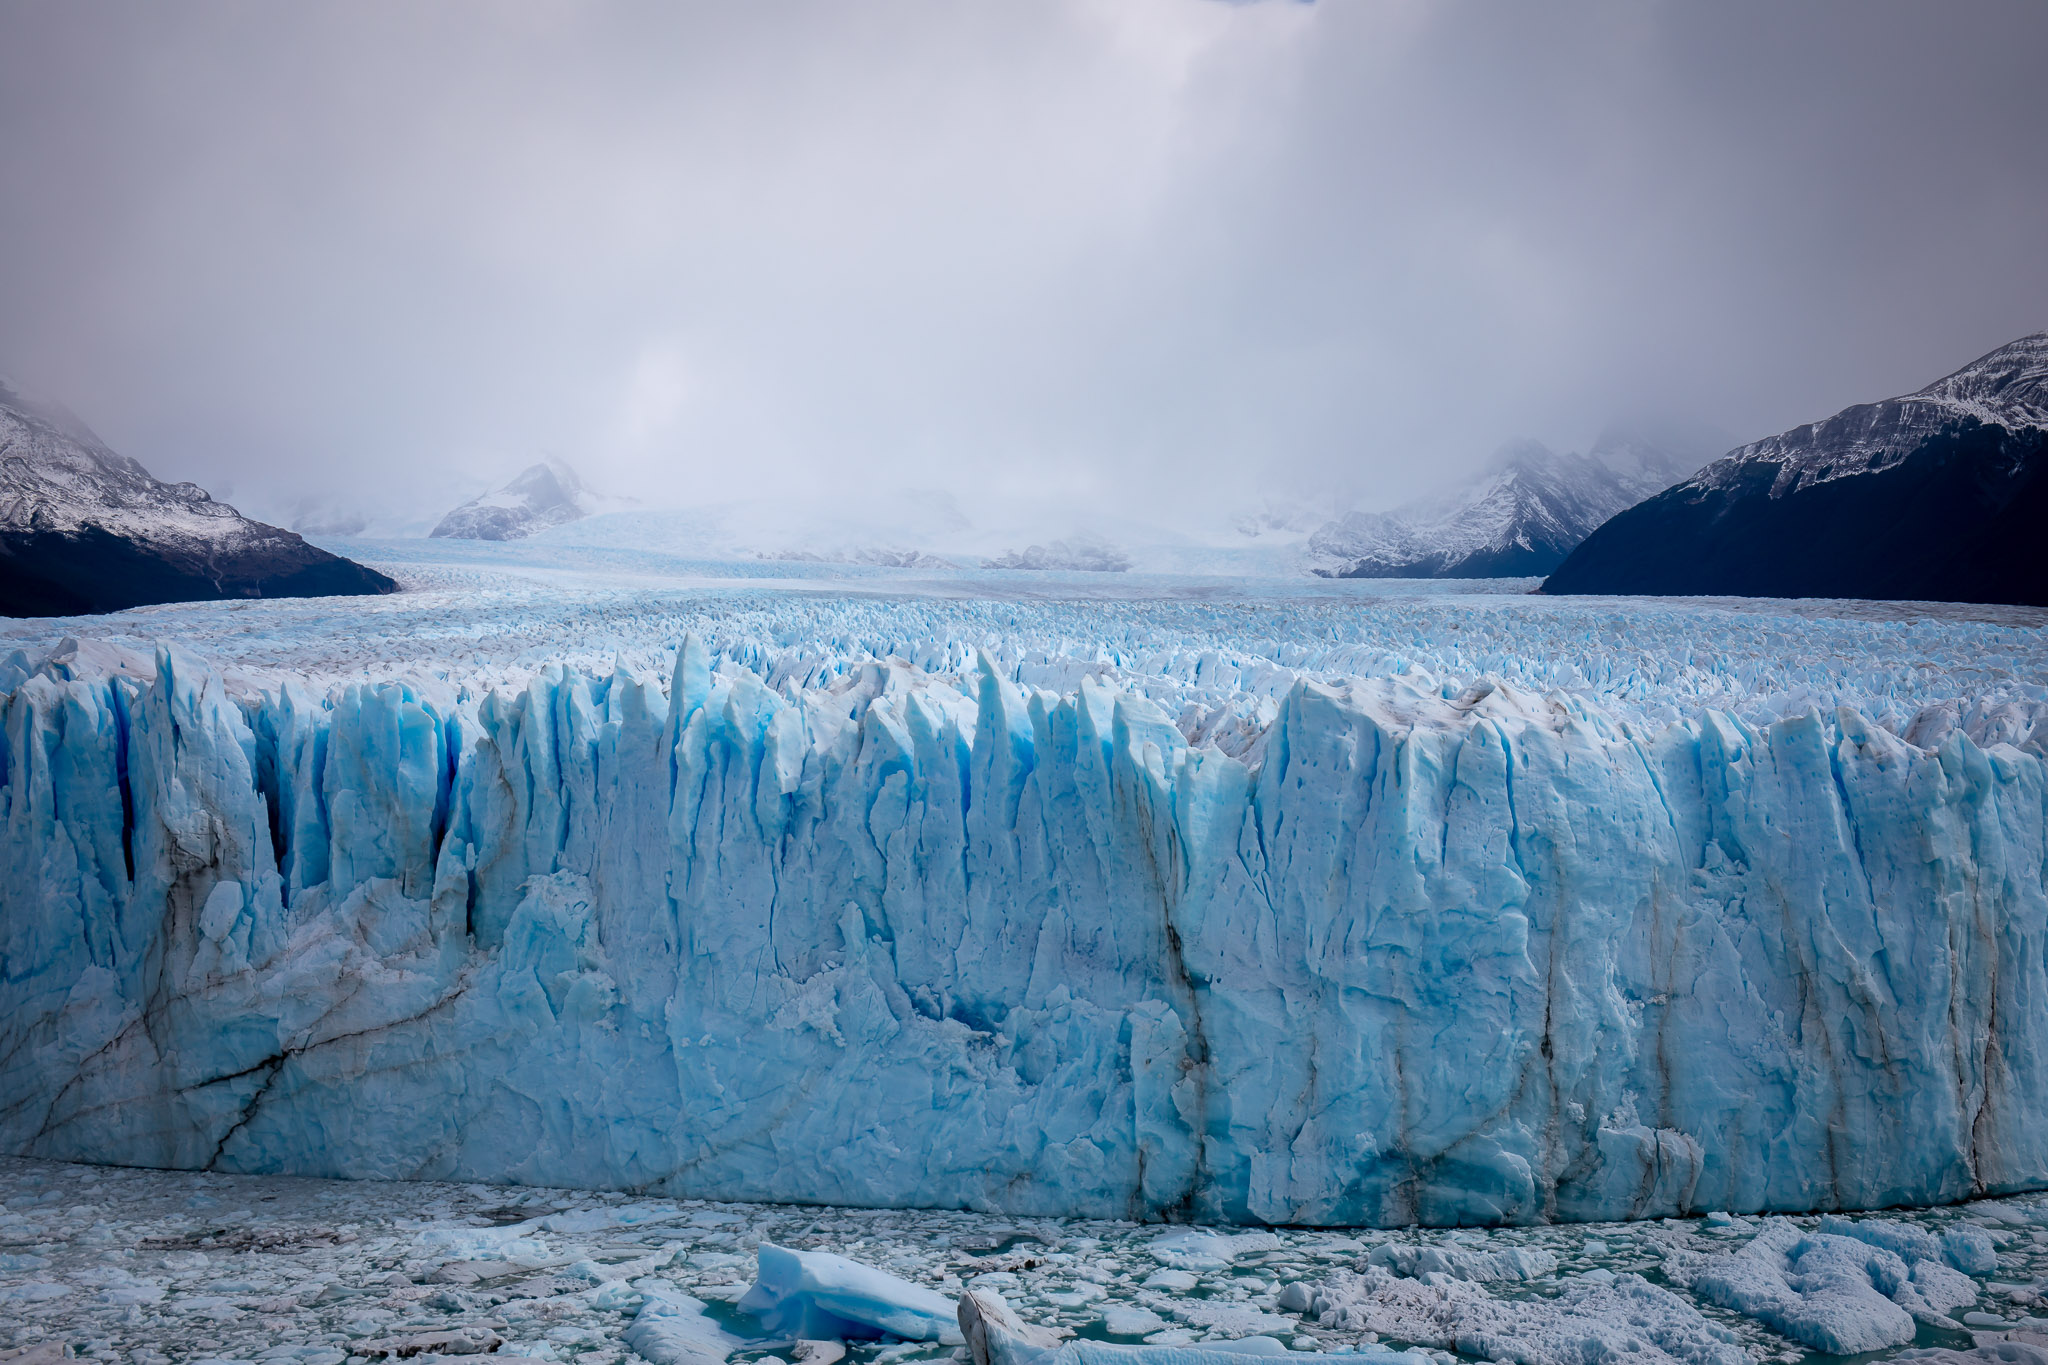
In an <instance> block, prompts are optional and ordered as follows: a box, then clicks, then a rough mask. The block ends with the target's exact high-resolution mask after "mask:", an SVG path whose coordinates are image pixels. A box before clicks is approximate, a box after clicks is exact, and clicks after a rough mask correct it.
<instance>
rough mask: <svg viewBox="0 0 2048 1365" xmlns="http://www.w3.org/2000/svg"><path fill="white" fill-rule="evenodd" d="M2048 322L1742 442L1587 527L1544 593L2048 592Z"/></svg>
mask: <svg viewBox="0 0 2048 1365" xmlns="http://www.w3.org/2000/svg"><path fill="white" fill-rule="evenodd" d="M2044 525H2048V332H2036V333H2034V334H2033V335H2031V336H2026V337H2021V338H2020V339H2019V340H2018V341H2015V342H2012V343H2011V344H2009V345H2005V346H2001V347H1999V348H1998V349H1997V350H1995V351H1993V352H1991V353H1990V354H1989V355H1986V356H1983V357H1981V358H1980V359H1977V360H1975V361H1972V362H1971V363H1970V364H1968V365H1965V366H1964V367H1963V368H1962V369H1960V370H1957V371H1956V372H1955V373H1954V374H1951V375H1949V376H1947V377H1946V378H1944V379H1939V380H1936V381H1935V382H1934V383H1932V384H1929V385H1928V386H1927V387H1926V388H1924V389H1919V390H1917V391H1915V392H1913V393H1909V394H1904V395H1901V396H1900V397H1897V398H1889V399H1886V400H1884V401H1883V402H1879V403H1859V404H1857V405H1856V406H1854V407H1850V408H1845V409H1843V410H1842V411H1841V412H1838V413H1836V414H1835V415H1834V416H1833V417H1830V418H1828V419H1826V420H1825V421H1821V422H1811V423H1808V424H1806V425H1804V426H1798V427H1794V428H1793V429H1792V430H1790V431H1787V432H1784V433H1782V434H1780V435H1777V436H1770V437H1766V438H1765V439H1763V440H1761V441H1755V442H1752V443H1751V444H1749V445H1746V446H1743V447H1741V448H1739V449H1737V450H1734V451H1732V452H1730V453H1729V454H1728V455H1727V456H1726V457H1725V458H1723V459H1720V460H1717V461H1716V462H1714V463H1713V464H1711V465H1709V466H1708V467H1707V468H1705V469H1703V470H1701V471H1700V473H1699V474H1698V476H1697V477H1695V478H1692V479H1690V480H1687V481H1686V482H1684V483H1682V484H1679V485H1678V486H1676V487H1674V488H1671V489H1669V490H1668V491H1666V492H1664V493H1662V494H1660V495H1658V496H1657V497H1654V498H1652V499H1650V500H1649V501H1647V502H1644V503H1643V504H1642V505H1640V506H1637V507H1632V508H1630V509H1628V511H1626V512H1624V513H1622V514H1621V515H1619V516H1617V517H1615V518H1614V519H1613V520H1612V521H1610V522H1608V523H1607V524H1606V525H1604V526H1602V527H1601V528H1600V529H1599V530H1598V531H1596V532H1595V533H1594V534H1593V535H1591V536H1590V537H1588V538H1587V540H1586V542H1585V544H1584V545H1582V546H1580V547H1579V549H1578V550H1577V551H1575V552H1574V553H1573V554H1572V555H1571V557H1570V558H1569V559H1567V560H1566V561H1565V562H1564V563H1563V564H1561V565H1560V566H1559V567H1558V569H1557V572H1556V573H1554V574H1552V575H1551V577H1550V579H1549V581H1548V582H1546V583H1545V584H1544V591H1545V592H1555V593H1573V592H1613V593H1660V594H1675V595H1696V594H1726V595H1740V596H1754V597H1868V598H1901V599H1910V600H1937V601H1966V602H2001V603H2022V604H2037V605H2048V542H2044V540H2043V538H2042V535H2041V527H2042V526H2044Z"/></svg>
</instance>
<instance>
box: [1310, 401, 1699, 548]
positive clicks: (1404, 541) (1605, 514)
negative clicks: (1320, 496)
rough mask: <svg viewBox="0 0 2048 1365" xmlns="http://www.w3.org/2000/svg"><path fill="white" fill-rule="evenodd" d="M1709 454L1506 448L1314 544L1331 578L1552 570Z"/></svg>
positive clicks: (1641, 441) (1652, 447) (1531, 444)
mask: <svg viewBox="0 0 2048 1365" xmlns="http://www.w3.org/2000/svg"><path fill="white" fill-rule="evenodd" d="M1702 457H1703V453H1702V452H1699V451H1698V450H1696V449H1695V450H1692V451H1687V450H1683V449H1672V448H1670V447H1666V446H1661V445H1656V444H1653V443H1652V442H1651V441H1650V440H1648V439H1646V438H1642V437H1634V436H1631V437H1628V438H1627V439H1626V440H1624V439H1623V438H1622V437H1621V436H1619V435H1617V436H1615V437H1613V439H1611V440H1610V439H1608V438H1605V437H1603V445H1601V446H1596V447H1595V453H1594V454H1586V455H1581V454H1577V453H1560V452H1558V451H1555V450H1552V449H1551V448H1550V447H1549V446H1547V445H1545V444H1543V443H1542V442H1541V441H1536V440H1527V439H1525V440H1518V441H1510V442H1508V443H1507V444H1506V445H1503V446H1502V447H1500V449H1498V450H1496V451H1495V452H1494V453H1493V456H1492V457H1491V458H1490V459H1489V460H1488V461H1487V462H1486V464H1485V466H1484V467H1483V468H1482V469H1481V471H1480V472H1479V473H1478V474H1477V475H1476V476H1475V477H1473V478H1472V479H1470V480H1468V481H1467V482H1465V483H1463V484H1461V485H1459V486H1457V487H1454V488H1452V489H1449V490H1447V491H1444V492H1440V493H1437V494H1434V495H1432V496H1429V497H1426V498H1421V499H1418V500H1416V501H1414V502H1411V503H1408V504H1406V505H1405V506H1403V507H1399V508H1396V509H1395V510H1394V511H1391V512H1354V513H1352V514H1350V515H1349V516H1347V517H1344V518H1341V519H1340V520H1337V521H1333V522H1330V523H1329V524H1327V525H1325V526H1324V527H1322V528H1321V529H1320V530H1318V531H1317V532H1316V533H1315V534H1314V535H1313V536H1311V537H1310V538H1309V551H1310V553H1311V554H1312V555H1314V556H1316V557H1318V558H1320V559H1321V560H1323V561H1324V562H1323V563H1322V564H1321V565H1319V566H1318V567H1317V568H1316V569H1315V572H1317V573H1318V574H1321V575H1323V576H1324V577H1329V578H1513V577H1524V576H1529V577H1533V576H1535V575H1539V574H1545V573H1548V572H1550V570H1552V569H1553V568H1555V567H1556V566H1557V565H1558V564H1559V563H1560V562H1562V561H1563V559H1564V557H1565V556H1566V555H1567V554H1569V553H1571V551H1572V549H1573V548H1574V547H1576V546H1577V545H1578V543H1579V542H1580V541H1582V540H1584V539H1585V538H1586V536H1587V535H1588V534H1590V533H1591V532H1592V530H1593V528H1594V527H1596V526H1598V525H1599V524H1600V523H1601V522H1603V521H1605V520H1607V518H1609V517H1611V516H1613V515H1614V514H1615V513H1616V512H1619V511H1621V510H1622V509H1623V508H1625V507H1628V506H1631V505H1632V504H1634V503H1636V502H1639V501H1641V500H1642V499H1643V498H1645V497H1648V496H1649V495H1650V494H1652V493H1655V492H1657V491H1658V490H1660V489H1662V488H1665V487H1668V486H1669V485H1670V484H1672V483H1673V482H1675V481H1677V480H1678V479H1680V478H1683V477H1684V476H1685V475H1686V474H1688V473H1690V472H1691V471H1692V470H1694V469H1697V468H1698V467H1699V463H1700V460H1701V458H1702Z"/></svg>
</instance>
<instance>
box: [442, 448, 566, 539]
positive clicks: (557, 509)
mask: <svg viewBox="0 0 2048 1365" xmlns="http://www.w3.org/2000/svg"><path fill="white" fill-rule="evenodd" d="M594 509H595V499H594V498H592V497H591V495H590V491H589V490H588V489H587V488H585V487H584V486H583V481H582V479H580V478H579V477H577V474H576V471H575V470H573V469H571V468H570V467H569V465H568V464H567V463H566V462H564V461H562V460H559V459H556V458H555V457H553V456H549V457H547V458H545V459H543V460H540V461H539V462H538V463H535V464H530V465H528V466H527V467H526V468H525V469H522V470H520V471H519V473H518V474H516V475H514V476H513V477H512V478H511V479H510V480H509V481H507V482H506V483H504V484H502V485H500V486H499V487H497V488H494V489H492V490H491V491H490V492H488V493H484V494H481V495H479V496H477V497H474V498H471V499H470V500H469V501H468V502H465V503H463V504H462V505H461V506H460V507H457V508H456V509H455V510H454V511H452V512H450V513H449V514H448V515H447V516H445V517H443V518H441V522H440V524H439V525H437V526H436V527H434V529H433V531H432V532H431V534H432V535H434V536H438V537H443V538H452V539H456V540H518V539H520V538H522V537H524V536H530V535H532V534H534V533H535V532H536V531H545V530H546V529H547V528H548V527H550V526H562V525H566V524H567V523H569V522H572V521H577V520H580V519H581V518H583V517H587V516H589V515H590V514H591V512H592V511H593V510H594Z"/></svg>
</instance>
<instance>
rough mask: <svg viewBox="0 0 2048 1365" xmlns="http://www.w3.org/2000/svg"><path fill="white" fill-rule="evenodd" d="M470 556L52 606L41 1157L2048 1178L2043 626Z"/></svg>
mask: <svg viewBox="0 0 2048 1365" xmlns="http://www.w3.org/2000/svg"><path fill="white" fill-rule="evenodd" d="M454 572H455V571H453V570H450V571H449V573H451V574H453V573H454ZM441 582H442V586H441V587H440V588H439V589H437V590H434V591H421V592H415V593H409V594H406V595H403V596H401V597H398V598H394V599H381V600H376V599H373V600H368V601H366V602H365V603H364V604H363V605H362V606H361V607H356V606H355V605H354V604H344V603H337V602H331V601H330V602H311V603H250V604H246V605H239V604H238V605H236V606H231V607H219V606H216V607H206V608H176V609H174V608H156V609H151V610H149V611H145V612H136V613H130V614H128V615H126V616H124V617H120V618H109V619H108V620H105V621H95V622H91V623H85V622H75V623H68V624H67V623H57V624H56V625H54V626H51V625H49V624H46V623H36V625H35V626H34V627H33V628H31V627H29V626H26V625H24V626H14V627H9V629H8V632H7V633H8V634H10V635H12V636H13V637H14V638H15V639H17V640H19V641H20V642H21V643H22V649H21V650H20V652H19V653H17V654H16V655H15V656H14V657H13V658H12V659H11V660H9V661H8V662H7V663H6V664H5V665H4V666H0V673H4V677H0V684H4V686H5V689H6V690H5V696H4V701H0V721H4V735H5V777H4V786H0V868H4V870H5V873H6V875H5V876H4V878H0V968H4V970H0V1147H4V1149H5V1150H7V1151H10V1152H13V1153H16V1154H20V1155H29V1156H39V1157H52V1158H59V1159H65V1160H80V1161H95V1162H114V1163H123V1164H135V1165H148V1166H161V1167H189V1168H202V1167H203V1168H209V1169H213V1170H217V1171H227V1172H260V1173H291V1174H302V1175H343V1176H354V1177H411V1178H420V1179H446V1180H458V1181H484V1182H494V1183H523V1184H536V1185H556V1186H580V1187H595V1188H633V1189H636V1190H642V1191H651V1192H657V1193H659V1194H662V1195H665V1196H669V1197H695V1198H718V1199H747V1200H768V1201H788V1202H823V1203H837V1204H858V1205H899V1206H900V1205H922V1206H937V1207H955V1208H973V1209H982V1210H988V1211H999V1212H1003V1213H1007V1214H1012V1215H1054V1214H1059V1215H1084V1216H1090V1217H1137V1218H1162V1217H1163V1218H1174V1219H1182V1218H1188V1219H1200V1220H1211V1221H1222V1222H1238V1223H1258V1222H1264V1223H1273V1224H1311V1225H1315V1224H1322V1225H1334V1224H1346V1225H1360V1224H1379V1225H1391V1224H1402V1223H1410V1222H1417V1221H1419V1222H1424V1223H1436V1224H1481V1223H1527V1222H1536V1221H1543V1220H1567V1219H1615V1218H1639V1217H1654V1216H1665V1215H1677V1214H1684V1213H1690V1212H1696V1211H1704V1210H1709V1209H1712V1210H1731V1211H1733V1212H1735V1213H1749V1212H1756V1211H1764V1210H1824V1209H1842V1208H1847V1209H1855V1208H1876V1207H1884V1206H1890V1205H1898V1204H1933V1203H1941V1202H1945V1201H1952V1200H1957V1199H1962V1198H1966V1197H1971V1196H1974V1195H1982V1194H1986V1193H1998V1192H2005V1191H2015V1190H2023V1189H2029V1188H2036V1187H2040V1186H2042V1185H2044V1184H2048V896H2044V865H2048V780H2044V761H2043V749H2044V742H2048V728H2044V726H2043V720H2044V717H2048V707H2044V701H2043V698H2044V689H2043V686H2042V681H2043V679H2044V677H2048V667H2044V664H2048V648H2044V645H2043V643H2042V632H2041V630H2040V629H2039V628H2038V625H2035V624H2031V623H2030V622H2029V621H2027V620H2024V619H2014V620H2013V621H2011V622H2010V623H2006V624H2000V623H1997V622H1996V621H1984V620H1953V619H1944V618H1943V617H1942V615H1941V614H1940V613H1934V612H1914V611H1906V612H1894V613H1890V616H1892V617H1894V618H1896V619H1872V615H1871V613H1868V612H1862V613H1858V612H1853V611H1849V610H1845V609H1831V608H1828V607H1826V606H1825V605H1824V604H1823V605H1821V606H1812V605H1809V606H1805V607H1801V606H1797V605H1794V606H1789V607H1788V606H1786V605H1784V604H1776V605H1774V606H1773V607H1771V608H1769V609H1762V608H1757V607H1754V606H1753V605H1752V606H1744V605H1742V604H1724V605H1723V606H1722V607H1718V608H1716V607H1700V606H1685V607H1679V606H1659V605H1656V604H1618V603H1613V602H1605V603H1603V602H1599V601H1597V600H1594V601H1588V600H1583V599H1580V600H1574V601H1572V602H1570V603H1569V604H1561V603H1559V602H1555V601H1538V600H1531V599H1527V598H1520V597H1508V596H1463V595H1459V594H1455V593H1451V594H1443V593H1438V594H1430V595H1425V596H1409V595H1399V594H1391V593H1387V592H1385V591H1372V590H1369V589H1364V590H1359V591H1338V590H1337V586H1341V585H1337V586H1332V587H1331V588H1328V589H1324V588H1318V589H1315V590H1313V591H1311V590H1307V589H1303V590H1299V591H1290V592H1271V593H1267V594H1265V595H1257V594H1251V593H1248V592H1238V591H1235V590H1232V589H1230V588H1229V587H1228V586H1227V585H1224V586H1220V587H1215V588H1213V589H1201V590H1190V589H1187V588H1185V587H1174V588H1170V589H1169V588H1160V589H1158V590H1157V591H1154V590H1152V589H1150V588H1148V587H1147V586H1146V585H1145V584H1143V583H1138V584H1135V585H1123V586H1125V587H1126V588H1127V589H1128V590H1127V592H1126V593H1125V594H1124V595H1122V596H1119V597H1116V598H1109V597H1105V596H1101V595H1091V591H1092V590H1084V589H1075V590H1074V591H1073V592H1071V593H1069V594H1067V595H1066V596H1062V595H1061V592H1062V589H1060V587H1059V586H1058V585H1057V584H1054V585H1051V586H1041V585H1039V584H1034V585H1033V586H1032V588H1031V589H1030V591H1029V593H1028V594H1025V595H1020V594H1016V593H1009V592H1008V590H1007V589H1004V588H1002V586H1001V584H996V585H995V586H994V587H990V586H988V585H986V584H984V585H982V586H981V587H980V588H976V587H975V586H974V585H972V584H962V583H959V582H944V583H937V584H933V583H929V582H924V581H919V582H917V583H911V582H909V581H908V580H898V579H889V578H886V577H883V578H877V579H874V580H873V581H871V582H870V581H866V580H863V581H862V582H861V583H859V584H856V585H853V586H852V587H849V585H848V584H847V583H845V582H837V583H828V584H814V585H811V586H810V587H808V588H806V587H803V586H802V585H796V586H791V585H783V586H781V587H771V588H758V589H744V588H737V587H733V586H731V585H725V586H722V587H714V588H698V589H683V588H676V587H662V586H658V585H654V584H646V585H640V586H634V587H624V586H620V585H619V584H617V583H613V584H610V585H609V586H599V587H593V586H591V585H589V584H582V585H579V586H573V587H570V586H563V585H561V584H554V585H551V586H543V587H537V586H534V584H533V583H532V582H530V581H528V582H524V583H523V585H520V584H508V583H507V582H492V583H485V582H481V581H479V582H467V583H456V582H455V580H454V578H444V579H443V580H441ZM53 629H54V630H58V631H70V632H73V633H74V635H75V636H76V637H77V638H71V639H64V640H55V639H52V638H50V635H51V632H52V630H53ZM88 631H91V632H94V633H93V634H91V635H88V634H87V632H88ZM35 632H41V633H40V634H37V633H35ZM158 640H167V641H172V642H175V643H174V647H171V648H166V649H158V648H156V647H155V644H154V642H155V641H158ZM1773 1254H1779V1255H1780V1256H1781V1260H1780V1261H1779V1262H1772V1263H1771V1265H1769V1266H1765V1267H1764V1268H1763V1269H1761V1270H1757V1271H1755V1274H1754V1275H1753V1276H1752V1279H1751V1280H1748V1281H1744V1282H1743V1284H1744V1285H1746V1286H1748V1287H1747V1288H1743V1287H1741V1286H1738V1287H1737V1288H1736V1289H1730V1290H1728V1291H1727V1292H1728V1293H1729V1294H1736V1293H1738V1292H1741V1293H1751V1292H1754V1293H1756V1294H1765V1293H1766V1290H1767V1289H1768V1284H1769V1277H1770V1275H1773V1274H1776V1275H1779V1276H1780V1278H1781V1279H1782V1278H1783V1276H1785V1275H1797V1274H1803V1273H1807V1272H1804V1271H1800V1270H1799V1269H1798V1267H1797V1266H1796V1265H1794V1266H1793V1268H1792V1269H1789V1270H1788V1269H1787V1268H1786V1267H1787V1266H1788V1265H1792V1263H1791V1262H1790V1261H1785V1260H1784V1259H1783V1258H1784V1257H1789V1256H1791V1255H1792V1252H1791V1251H1790V1250H1787V1249H1785V1248H1776V1249H1775V1250H1774V1251H1773ZM1830 1254H1832V1253H1830ZM1823 1259H1824V1258H1823ZM1818 1265H1819V1262H1816V1266H1818ZM1773 1267H1775V1268H1773ZM1809 1269H1810V1270H1811V1273H1812V1274H1815V1275H1818V1274H1821V1273H1822V1271H1821V1270H1820V1269H1813V1268H1809ZM1757 1277H1761V1278H1757ZM1758 1285H1763V1286H1764V1288H1762V1289H1759V1288H1757V1286H1758ZM1902 1311H1910V1310H1902Z"/></svg>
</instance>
